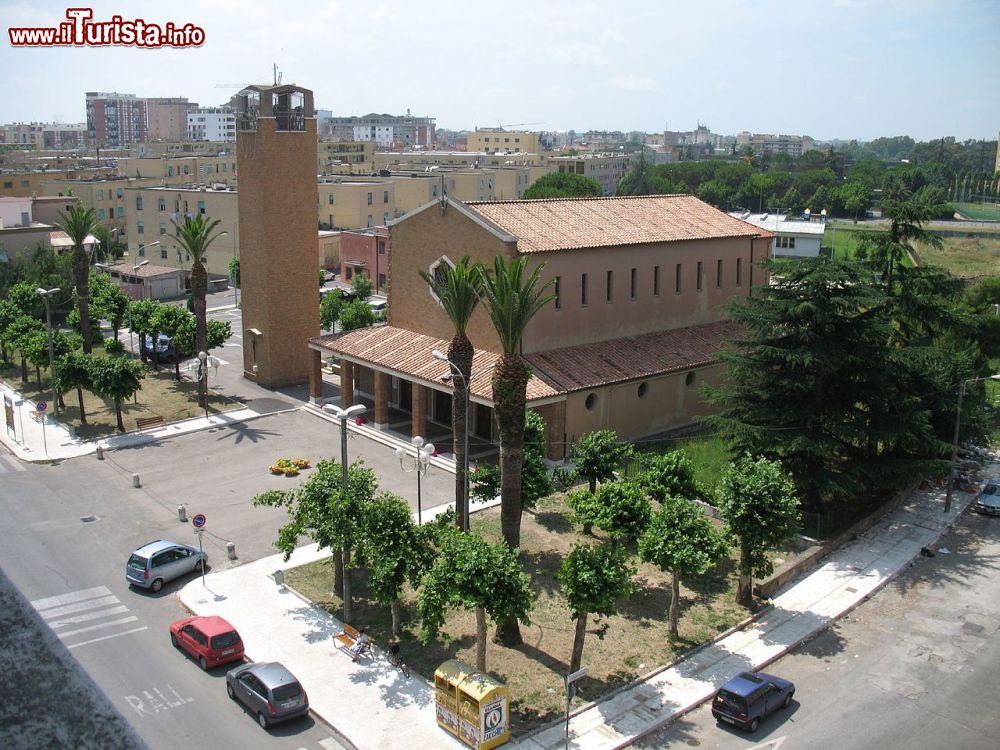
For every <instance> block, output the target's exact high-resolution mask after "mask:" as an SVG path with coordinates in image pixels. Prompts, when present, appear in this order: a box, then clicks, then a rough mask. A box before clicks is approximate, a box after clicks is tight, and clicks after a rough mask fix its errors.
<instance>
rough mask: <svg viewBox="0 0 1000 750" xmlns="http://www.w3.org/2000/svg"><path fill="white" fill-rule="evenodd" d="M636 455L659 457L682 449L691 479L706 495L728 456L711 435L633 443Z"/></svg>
mask: <svg viewBox="0 0 1000 750" xmlns="http://www.w3.org/2000/svg"><path fill="white" fill-rule="evenodd" d="M635 449H636V452H638V453H639V454H640V455H641V454H649V455H660V454H663V453H669V452H670V451H675V450H682V451H684V453H686V454H687V457H688V458H689V459H690V460H691V465H692V467H693V468H694V478H695V480H696V481H697V482H698V484H699V485H700V486H702V487H704V488H705V491H706V492H707V493H709V494H710V495H714V494H715V490H716V487H717V486H718V484H719V482H720V481H721V480H722V475H723V474H725V472H726V470H727V469H728V468H729V465H730V464H731V463H732V456H730V454H729V448H728V447H727V446H726V443H725V441H723V440H722V439H721V438H719V437H716V436H715V435H697V436H695V437H682V438H676V439H673V440H653V441H649V442H639V443H636V444H635Z"/></svg>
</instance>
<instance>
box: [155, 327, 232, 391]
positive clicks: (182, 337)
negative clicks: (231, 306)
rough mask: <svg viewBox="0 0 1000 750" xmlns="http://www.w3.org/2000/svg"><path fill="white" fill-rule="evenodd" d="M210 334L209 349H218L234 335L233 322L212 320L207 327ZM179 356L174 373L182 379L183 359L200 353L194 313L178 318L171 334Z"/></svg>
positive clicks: (175, 362)
mask: <svg viewBox="0 0 1000 750" xmlns="http://www.w3.org/2000/svg"><path fill="white" fill-rule="evenodd" d="M205 332H206V334H207V336H208V351H209V352H211V351H212V350H213V349H218V348H219V347H220V346H224V345H225V343H226V342H227V341H228V340H229V339H230V338H231V337H232V335H233V327H232V324H231V323H230V322H229V321H228V320H225V321H224V320H210V321H208V325H207V326H206V328H205ZM170 336H171V337H172V338H171V341H172V342H173V345H174V349H175V350H176V352H177V357H176V358H175V360H174V375H175V377H176V378H177V380H180V379H181V369H180V368H181V359H183V358H188V359H190V358H192V357H194V356H196V355H197V354H198V351H199V350H198V348H197V345H196V343H195V340H196V338H197V321H196V320H195V317H194V315H193V314H192V313H190V312H189V313H187V317H184V318H178V320H177V321H176V322H175V324H174V328H173V332H172V333H171V334H170Z"/></svg>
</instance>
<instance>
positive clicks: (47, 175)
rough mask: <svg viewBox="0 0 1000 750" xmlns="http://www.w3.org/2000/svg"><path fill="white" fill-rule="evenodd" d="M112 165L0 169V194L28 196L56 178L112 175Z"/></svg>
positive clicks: (42, 190)
mask: <svg viewBox="0 0 1000 750" xmlns="http://www.w3.org/2000/svg"><path fill="white" fill-rule="evenodd" d="M114 175H115V170H114V169H113V168H112V167H94V168H84V169H30V170H29V169H25V170H6V169H5V170H3V171H0V195H6V196H8V197H24V198H30V197H31V196H33V195H41V194H43V193H44V192H45V183H48V182H53V181H57V180H87V181H92V180H93V179H104V178H107V177H114Z"/></svg>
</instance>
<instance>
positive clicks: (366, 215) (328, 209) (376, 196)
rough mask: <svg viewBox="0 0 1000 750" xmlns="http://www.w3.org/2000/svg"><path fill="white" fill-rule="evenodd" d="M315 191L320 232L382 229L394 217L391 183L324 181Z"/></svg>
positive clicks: (378, 180) (394, 205)
mask: <svg viewBox="0 0 1000 750" xmlns="http://www.w3.org/2000/svg"><path fill="white" fill-rule="evenodd" d="M317 187H318V190H317V192H318V209H319V221H320V227H321V228H323V229H361V228H365V227H374V226H385V225H386V224H388V222H389V220H390V219H394V218H396V216H397V209H396V194H395V193H396V185H395V182H394V181H392V180H384V179H380V178H372V179H368V180H365V179H353V178H344V179H339V178H332V179H331V178H324V179H323V180H321V181H320V182H319V184H318V186H317ZM398 215H402V214H401V213H400V214H398Z"/></svg>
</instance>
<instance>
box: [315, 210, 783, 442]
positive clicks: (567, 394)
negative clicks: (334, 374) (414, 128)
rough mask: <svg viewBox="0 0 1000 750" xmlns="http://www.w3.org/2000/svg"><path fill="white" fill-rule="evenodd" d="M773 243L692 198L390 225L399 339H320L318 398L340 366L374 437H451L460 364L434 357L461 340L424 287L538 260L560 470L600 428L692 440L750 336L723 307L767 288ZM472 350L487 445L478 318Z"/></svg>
mask: <svg viewBox="0 0 1000 750" xmlns="http://www.w3.org/2000/svg"><path fill="white" fill-rule="evenodd" d="M772 237H773V235H772V234H771V233H769V232H767V231H766V230H762V229H759V228H757V227H754V226H752V225H750V224H747V223H745V222H742V221H740V220H738V219H735V218H732V217H730V216H727V215H726V214H724V213H722V212H721V211H718V210H716V209H714V208H712V207H711V206H709V205H708V204H706V203H704V202H702V201H700V200H698V199H697V198H695V197H693V196H689V195H670V196H643V197H635V198H596V199H581V200H537V201H503V202H492V203H473V204H463V203H461V202H458V201H455V200H452V199H450V198H449V199H448V200H446V201H444V202H443V203H442V202H441V201H437V202H433V203H430V204H428V205H426V206H423V207H422V208H420V209H418V210H416V211H413V212H411V213H409V214H407V215H406V216H404V217H402V218H401V219H399V220H397V221H395V222H392V223H391V224H390V252H389V272H390V273H389V295H388V299H389V307H388V321H387V324H386V325H384V326H374V327H371V328H365V329H361V330H357V331H350V332H347V333H342V334H335V335H330V336H321V337H316V338H313V339H311V340H310V342H309V347H310V349H311V350H312V351H313V356H314V372H315V373H316V374H315V376H314V377H313V379H312V380H311V381H310V395H311V396H312V397H313V398H314V399H321V398H322V397H323V392H322V391H323V384H322V381H321V379H320V378H319V374H318V373H319V366H318V363H319V361H320V359H321V358H322V357H323V356H331V355H332V356H334V357H336V358H338V359H339V360H340V372H341V386H342V392H341V406H347V405H350V404H352V403H354V402H356V401H357V400H359V399H361V398H364V399H366V400H368V401H373V402H374V411H373V416H374V419H373V422H374V424H375V426H376V428H379V429H385V428H386V427H387V426H388V421H389V411H390V409H392V410H398V411H402V412H406V413H408V414H409V416H410V420H409V421H410V429H411V434H414V435H416V434H420V435H426V434H427V422H428V420H432V421H434V422H436V423H438V424H441V425H448V424H449V423H450V419H451V403H450V397H451V388H450V387H448V386H447V385H446V384H444V383H442V382H441V378H442V377H443V376H444V375H446V374H447V373H448V365H447V363H442V362H438V361H436V360H434V359H433V358H432V356H431V352H432V351H433V350H435V349H438V350H441V351H445V350H446V349H447V346H448V341H449V340H450V338H451V336H452V334H453V330H452V327H451V323H450V321H449V320H448V318H447V316H446V315H445V313H444V311H443V310H442V309H441V307H440V305H439V304H438V303H437V302H436V300H435V299H434V298H433V296H432V295H431V293H430V291H429V289H428V288H427V286H426V285H425V284H421V283H419V282H417V281H415V280H416V279H417V278H418V272H419V271H421V270H425V271H427V272H428V273H430V274H432V275H433V274H434V273H435V272H436V271H437V269H438V268H440V267H442V266H443V265H450V264H453V263H454V262H455V261H456V260H457V259H458V258H461V257H462V256H464V255H470V256H471V258H472V261H473V262H481V263H485V264H489V265H492V263H493V259H494V258H495V257H496V256H497V255H500V256H502V257H504V258H505V259H506V260H507V261H508V262H510V261H513V260H514V259H515V258H519V257H526V258H528V262H529V269H531V268H533V267H534V266H535V265H537V264H544V268H543V271H542V279H543V280H544V281H551V282H552V286H551V287H550V291H551V292H552V293H553V294H554V295H555V300H554V301H553V302H552V303H550V304H549V305H547V306H545V307H544V308H543V309H542V310H540V311H539V312H538V314H537V315H536V316H535V317H534V319H533V320H532V322H531V323H530V325H529V326H528V329H527V331H526V333H525V336H524V339H523V341H522V352H523V354H524V356H525V359H526V360H527V362H528V365H529V367H530V368H531V371H532V378H531V380H530V381H529V383H528V390H527V398H528V407H529V408H532V409H535V410H536V411H538V412H539V413H540V414H541V415H542V416H543V418H544V419H545V422H546V450H547V454H548V457H549V458H550V459H561V458H565V457H566V456H567V455H568V454H569V452H570V451H571V450H572V446H573V444H574V443H575V442H576V441H577V440H578V439H579V438H580V436H582V435H583V434H585V433H587V432H591V431H593V430H597V429H612V430H615V431H617V432H618V434H619V435H621V436H622V437H623V438H624V439H628V440H634V439H638V438H642V437H645V436H648V435H652V434H656V433H660V432H664V431H666V430H670V429H674V428H680V427H683V426H685V425H688V424H690V423H691V422H692V420H693V419H694V418H695V417H696V416H697V415H700V414H704V413H707V412H708V411H710V408H709V406H708V405H707V404H706V403H705V402H704V401H703V399H702V398H701V396H700V393H699V388H700V387H701V385H702V384H703V383H718V382H719V381H720V379H721V376H722V370H721V368H720V367H719V366H718V365H717V364H716V363H715V361H714V356H715V354H716V352H718V351H719V350H720V349H721V348H723V347H725V346H726V345H727V342H728V341H729V340H730V339H731V338H733V337H734V336H736V335H737V333H738V331H737V327H736V326H734V324H732V323H730V322H729V321H728V320H727V319H726V316H725V304H726V303H727V302H728V301H729V300H731V299H733V298H735V297H745V296H749V295H751V294H752V291H753V289H754V287H756V286H760V285H762V284H766V283H767V281H768V279H767V275H766V273H765V272H763V271H762V270H761V269H760V268H758V267H757V266H758V263H759V262H760V261H761V260H762V259H764V258H767V257H769V255H770V245H771V239H772ZM468 335H469V338H470V339H471V341H472V343H473V345H474V347H475V350H476V351H475V357H474V360H473V373H474V374H473V377H472V379H471V380H472V384H471V385H472V387H471V391H472V402H473V406H472V409H471V411H470V431H471V433H472V439H473V440H485V441H489V440H493V439H494V438H495V436H494V434H493V429H494V428H493V418H492V391H491V386H490V377H489V367H490V366H491V365H494V364H495V363H496V362H497V360H498V357H499V353H500V351H501V349H500V346H499V342H498V340H497V337H496V333H495V331H494V330H493V327H492V325H491V323H490V320H489V317H488V315H487V314H486V311H485V310H483V309H482V308H480V309H478V310H477V311H476V312H475V314H474V315H473V317H472V320H471V321H470V325H469V328H468ZM393 419H394V421H399V416H398V415H397V416H394V418H393Z"/></svg>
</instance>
